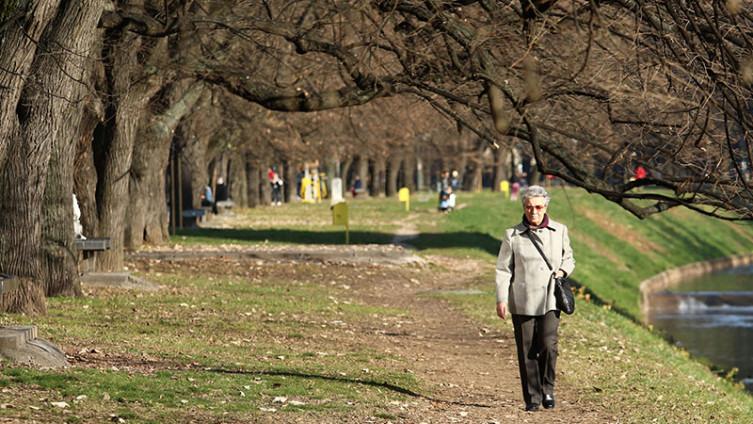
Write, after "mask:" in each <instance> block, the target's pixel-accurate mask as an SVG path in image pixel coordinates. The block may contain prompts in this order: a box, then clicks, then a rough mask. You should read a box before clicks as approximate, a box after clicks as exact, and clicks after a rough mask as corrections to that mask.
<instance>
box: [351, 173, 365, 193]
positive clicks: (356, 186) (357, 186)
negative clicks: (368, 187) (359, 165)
mask: <svg viewBox="0 0 753 424" xmlns="http://www.w3.org/2000/svg"><path fill="white" fill-rule="evenodd" d="M361 193H363V181H361V177H359V176H358V175H356V178H355V179H354V180H353V186H352V187H351V188H350V194H351V196H353V197H356V196H358V195H359V194H361Z"/></svg>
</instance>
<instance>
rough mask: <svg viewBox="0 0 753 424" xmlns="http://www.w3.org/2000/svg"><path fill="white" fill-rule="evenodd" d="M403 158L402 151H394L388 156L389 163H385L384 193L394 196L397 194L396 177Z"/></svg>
mask: <svg viewBox="0 0 753 424" xmlns="http://www.w3.org/2000/svg"><path fill="white" fill-rule="evenodd" d="M402 162H403V158H402V152H400V153H395V154H393V155H392V156H390V158H389V164H388V165H387V178H386V180H387V184H386V186H387V187H386V193H385V194H386V195H387V196H394V195H396V194H397V177H398V175H399V174H400V167H401V166H402Z"/></svg>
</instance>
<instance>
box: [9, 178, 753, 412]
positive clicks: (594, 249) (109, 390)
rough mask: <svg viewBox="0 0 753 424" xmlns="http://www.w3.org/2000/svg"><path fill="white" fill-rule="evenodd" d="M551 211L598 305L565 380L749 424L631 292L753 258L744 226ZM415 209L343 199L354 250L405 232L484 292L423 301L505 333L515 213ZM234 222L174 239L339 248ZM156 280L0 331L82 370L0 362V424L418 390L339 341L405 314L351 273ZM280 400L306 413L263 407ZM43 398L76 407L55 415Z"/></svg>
mask: <svg viewBox="0 0 753 424" xmlns="http://www.w3.org/2000/svg"><path fill="white" fill-rule="evenodd" d="M553 196H554V197H553V200H552V204H551V207H550V214H551V215H552V217H553V218H554V219H557V220H559V221H562V222H564V223H565V224H567V225H568V226H569V228H570V231H571V239H572V242H573V247H574V250H575V256H576V260H577V266H576V271H575V274H574V278H575V279H576V280H577V282H578V283H580V284H582V285H583V286H585V287H587V288H588V290H589V291H590V292H591V293H592V295H593V299H594V300H596V301H597V302H593V303H587V302H585V301H584V299H580V300H579V305H578V311H577V312H576V314H575V315H573V316H569V317H566V318H564V319H563V325H562V338H561V344H560V349H561V353H562V355H561V358H562V359H561V362H560V366H559V370H560V371H561V374H560V378H561V379H563V380H565V381H566V382H567V383H568V384H569V385H570V387H573V388H574V389H575V391H576V393H577V394H578V396H579V397H580V398H581V399H582V400H583V401H584V402H586V403H588V404H592V405H603V407H604V408H606V409H607V410H610V411H612V413H613V414H614V415H615V416H616V417H618V418H619V419H620V422H634V423H643V422H665V423H686V422H753V401H752V400H751V397H750V396H749V395H748V394H747V393H745V392H744V391H743V390H742V389H741V388H740V387H739V385H736V384H734V383H732V382H730V381H728V380H725V379H723V378H719V377H717V376H716V375H715V374H714V373H712V372H711V371H710V370H709V369H708V367H707V366H705V365H703V364H701V363H700V362H698V361H695V360H693V359H692V358H689V357H688V354H687V353H686V352H684V351H682V350H680V349H677V348H674V347H672V346H671V345H670V344H668V343H667V342H665V341H664V340H663V339H661V338H660V337H659V336H658V335H657V334H654V333H653V332H651V331H650V330H648V329H646V328H645V327H643V326H641V325H639V324H636V321H638V320H639V304H638V299H639V294H638V284H639V283H640V281H642V280H643V279H645V278H648V277H650V276H651V275H654V274H656V273H658V272H661V271H664V270H666V269H668V268H671V267H675V266H679V265H683V264H686V263H689V262H694V261H699V260H705V259H711V258H717V257H721V256H727V255H732V254H738V253H743V252H750V251H751V250H753V227H751V226H750V225H746V224H731V223H726V222H722V221H714V220H711V219H708V218H705V217H702V216H700V215H698V214H694V213H691V212H688V211H684V210H673V211H671V212H669V213H666V214H662V215H660V216H656V217H652V218H650V219H647V220H643V221H641V220H638V219H636V218H635V217H633V216H631V215H630V214H628V213H627V212H625V211H623V210H622V209H620V208H619V207H618V206H616V205H614V204H611V203H609V202H607V201H605V200H604V199H602V198H600V197H598V196H595V195H590V194H587V193H585V192H583V191H580V190H575V189H568V190H567V191H566V192H565V191H563V190H562V189H555V190H553ZM412 200H413V203H412V210H411V212H406V211H404V209H403V206H402V204H400V203H399V202H397V201H396V200H394V199H359V200H357V201H354V202H351V240H352V242H353V243H388V242H390V240H392V238H393V236H394V231H395V230H396V229H397V228H399V227H400V226H401V225H406V223H407V224H408V225H414V226H415V227H417V228H418V229H419V230H420V232H421V234H420V235H419V236H418V237H417V238H416V239H414V240H412V241H411V242H410V243H411V244H413V245H414V246H415V247H416V248H417V250H418V253H419V254H422V255H446V256H453V257H460V258H463V257H468V258H473V259H475V260H481V261H484V262H485V263H486V264H488V272H487V273H486V274H485V275H484V277H483V278H482V279H479V280H478V281H475V282H474V283H473V284H472V285H471V287H468V288H473V289H478V290H479V291H480V294H474V293H475V292H469V293H465V294H463V295H460V294H452V293H444V294H433V295H439V296H445V297H447V298H449V299H451V300H452V301H453V302H454V303H455V304H456V305H458V307H460V308H462V309H463V310H464V311H465V313H466V314H467V315H468V316H470V317H472V318H473V319H474V321H476V322H478V323H480V324H481V325H483V326H485V327H488V328H495V329H497V330H498V331H502V332H509V331H511V328H510V325H509V322H506V323H505V322H502V321H500V320H498V319H497V318H496V317H495V316H494V312H493V311H494V309H493V303H494V293H493V266H494V265H493V264H494V258H495V257H496V254H497V250H498V249H499V238H500V235H501V234H502V232H503V231H504V229H505V228H507V227H509V226H511V225H514V224H515V223H517V222H519V220H520V218H521V215H522V213H521V208H520V203H519V202H510V201H507V200H504V199H502V197H501V195H499V194H497V193H480V194H468V193H460V194H459V196H458V204H459V206H461V207H459V208H458V209H457V210H456V211H454V212H452V213H450V214H439V213H437V212H436V210H435V207H436V199H435V196H434V195H430V194H420V195H418V196H414V198H413V199H412ZM237 213H239V214H242V215H243V217H244V219H245V220H246V221H245V222H244V224H243V226H242V228H235V229H227V230H208V229H203V230H202V229H199V230H190V231H188V230H186V231H184V232H182V233H181V234H180V235H178V236H176V237H175V238H174V240H173V242H175V243H178V244H184V245H195V244H199V245H202V244H207V243H213V244H256V243H270V244H280V245H282V244H286V245H287V244H308V245H310V244H342V243H343V242H344V235H343V232H342V228H340V227H336V226H332V225H331V224H330V221H329V220H330V219H331V215H330V212H329V206H328V205H326V204H321V205H302V204H293V205H286V207H283V208H270V207H265V208H258V209H253V210H245V211H237ZM161 266H162V267H161V268H158V269H156V270H150V271H148V272H147V273H146V274H145V276H146V277H147V278H148V279H150V280H153V281H155V282H157V283H159V284H161V285H163V286H166V287H167V289H163V290H161V291H159V292H157V293H148V292H143V293H142V292H127V291H99V292H95V293H94V295H92V296H86V297H83V298H53V299H49V303H48V310H49V314H48V315H47V316H44V317H26V316H2V317H0V324H1V325H8V324H11V323H13V324H25V323H30V324H34V325H37V326H38V327H39V332H40V334H42V335H43V337H46V338H49V339H51V340H54V341H55V342H57V343H59V344H61V345H63V346H66V348H68V349H69V350H72V351H73V353H75V352H76V351H79V350H81V351H83V352H85V354H84V357H86V358H88V360H90V361H92V362H91V363H90V364H89V365H88V366H85V365H84V364H82V365H81V366H76V367H74V368H72V369H68V370H62V371H45V370H32V369H27V368H23V367H21V368H19V367H12V366H9V365H8V364H2V372H1V373H0V404H11V405H13V406H14V407H13V408H0V420H3V419H12V420H17V421H21V422H23V421H32V420H36V421H42V422H63V421H65V422H104V421H111V420H114V421H116V420H117V418H118V417H120V418H123V419H126V420H127V421H128V422H154V423H162V422H185V421H191V420H200V421H201V420H203V421H208V422H213V421H221V420H227V421H249V422H253V421H255V419H256V418H259V417H261V416H263V415H264V414H267V413H266V412H264V410H262V408H264V409H269V408H275V409H277V410H278V411H277V412H276V413H277V414H293V415H294V416H295V417H296V418H292V419H304V420H306V419H308V420H310V421H313V422H316V421H317V418H322V417H326V420H327V421H335V420H337V417H352V415H351V414H354V413H355V412H354V410H355V409H356V408H361V409H359V411H360V414H361V415H363V411H364V410H366V411H369V412H368V414H370V415H372V416H374V417H376V418H379V419H382V420H394V419H397V418H395V416H394V415H392V413H390V412H389V411H387V410H385V408H383V407H381V406H383V405H387V404H389V403H390V402H391V401H393V400H396V399H397V400H401V399H404V398H405V397H406V396H408V395H409V394H410V393H412V392H420V391H421V390H422V382H421V381H420V380H419V379H417V378H416V377H415V376H414V375H413V374H412V373H410V372H407V371H406V369H407V368H408V367H407V363H406V359H404V358H400V357H397V356H391V355H385V354H384V353H381V352H377V351H374V350H373V349H369V348H368V347H366V346H363V345H358V344H355V343H353V342H352V341H351V339H352V337H353V334H352V331H353V330H352V328H353V327H354V326H351V325H350V324H351V323H359V322H369V320H371V322H379V321H380V319H382V318H383V317H392V318H395V319H399V318H401V317H404V316H406V314H407V313H408V312H407V311H403V310H397V309H390V308H385V307H379V306H371V305H365V304H361V303H359V302H355V301H352V299H350V295H349V293H348V290H347V289H346V288H343V285H344V284H347V283H349V282H350V280H351V279H353V278H355V277H356V276H355V275H354V274H353V272H355V271H352V270H351V271H349V270H348V269H346V268H343V267H337V266H330V267H328V266H326V265H317V266H309V265H305V264H303V265H297V266H296V267H295V269H296V271H295V272H293V271H292V270H286V269H284V268H276V269H272V270H269V269H268V268H267V267H268V266H267V265H264V266H262V265H248V264H246V265H242V266H241V265H238V264H233V263H232V261H230V262H228V263H227V267H225V268H223V269H204V268H201V267H200V266H198V265H197V264H195V263H190V262H180V263H178V262H176V263H175V264H173V265H164V264H163V265H161ZM439 266H441V265H439ZM421 272H426V273H427V274H432V273H435V272H436V269H435V268H434V267H427V268H426V269H425V270H423V271H421ZM602 305H604V306H602ZM616 311H618V312H619V313H617V312H616ZM324 336H326V337H328V339H324V338H323V337H324ZM365 369H368V370H369V372H368V373H365V372H364V370H365ZM275 397H286V398H288V399H289V400H297V401H300V402H303V403H302V404H299V405H293V404H290V403H285V404H280V403H275V402H274V399H275ZM54 401H65V402H67V403H68V404H69V405H70V406H69V408H66V409H60V408H55V407H52V406H50V405H51V404H50V402H54ZM35 408H38V409H35ZM303 416H305V417H306V418H301V417H303ZM281 420H283V421H284V418H282V419H281Z"/></svg>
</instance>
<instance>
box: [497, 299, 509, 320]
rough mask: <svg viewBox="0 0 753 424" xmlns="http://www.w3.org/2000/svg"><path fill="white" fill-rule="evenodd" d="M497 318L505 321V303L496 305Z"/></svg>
mask: <svg viewBox="0 0 753 424" xmlns="http://www.w3.org/2000/svg"><path fill="white" fill-rule="evenodd" d="M497 316H499V317H500V318H502V319H507V303H506V302H499V303H497Z"/></svg>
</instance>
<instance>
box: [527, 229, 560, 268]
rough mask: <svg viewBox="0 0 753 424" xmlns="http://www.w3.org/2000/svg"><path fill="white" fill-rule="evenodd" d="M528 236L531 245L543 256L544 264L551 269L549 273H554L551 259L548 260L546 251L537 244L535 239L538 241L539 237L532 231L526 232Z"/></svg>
mask: <svg viewBox="0 0 753 424" xmlns="http://www.w3.org/2000/svg"><path fill="white" fill-rule="evenodd" d="M526 234H527V235H528V240H531V243H533V245H534V246H535V247H536V250H538V251H539V253H540V254H541V257H542V258H544V262H546V266H548V267H549V271H554V268H552V264H550V263H549V259H547V258H546V255H545V254H544V251H543V250H542V249H541V246H539V244H538V243H536V240H534V238H536V239H538V238H539V237H538V236H537V235H536V234H533V233H532V232H531V230H528V231H526Z"/></svg>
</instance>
